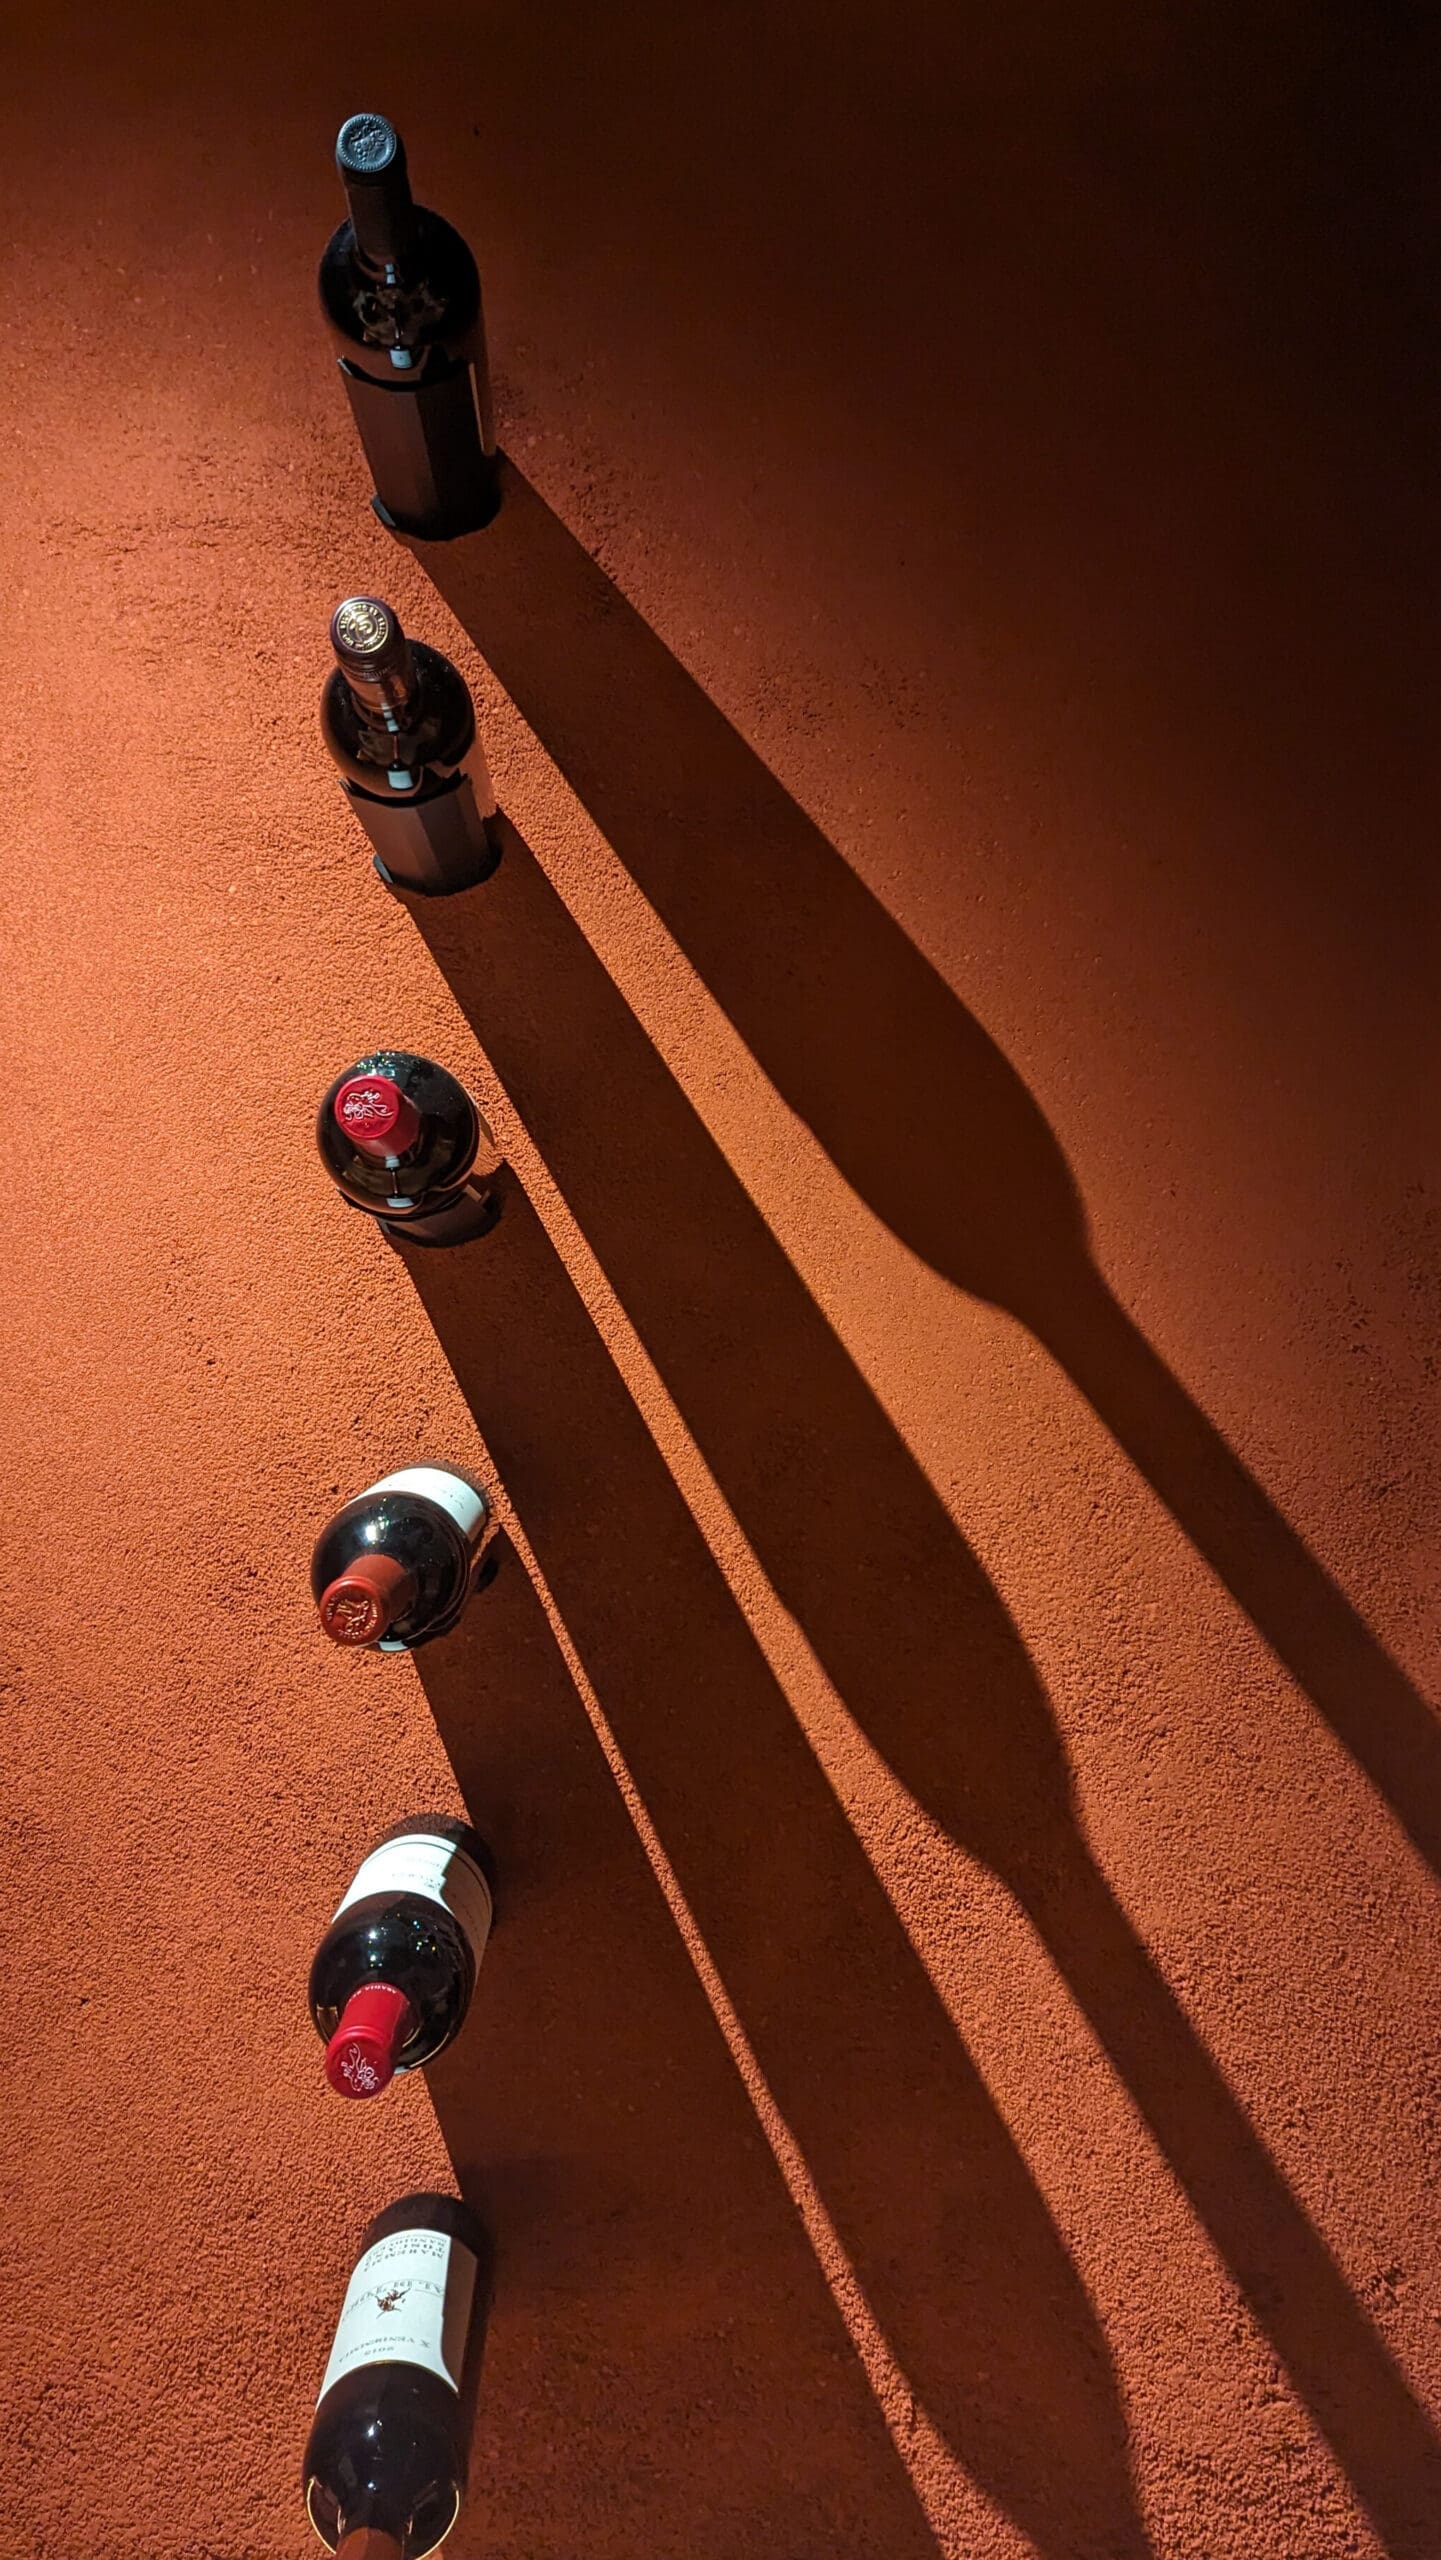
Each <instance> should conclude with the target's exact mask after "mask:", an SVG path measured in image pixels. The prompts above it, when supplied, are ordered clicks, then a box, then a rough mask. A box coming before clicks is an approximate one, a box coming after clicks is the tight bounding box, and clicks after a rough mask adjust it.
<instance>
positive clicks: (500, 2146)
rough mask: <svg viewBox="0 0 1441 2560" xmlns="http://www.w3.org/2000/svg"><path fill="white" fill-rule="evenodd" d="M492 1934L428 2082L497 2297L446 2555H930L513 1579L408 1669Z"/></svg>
mask: <svg viewBox="0 0 1441 2560" xmlns="http://www.w3.org/2000/svg"><path fill="white" fill-rule="evenodd" d="M416 1663H417V1668H418V1670H419V1672H420V1676H421V1679H422V1681H423V1683H424V1686H425V1690H426V1694H427V1696H428V1698H429V1700H430V1704H431V1707H432V1709H433V1711H434V1714H435V1719H436V1723H437V1726H438V1728H439V1731H440V1734H441V1737H442V1740H443V1741H444V1743H445V1746H446V1749H447V1751H448V1753H449V1755H450V1759H451V1763H452V1766H453V1768H454V1770H455V1774H456V1777H457V1780H458V1782H459V1784H460V1787H461V1791H462V1794H463V1795H464V1797H465V1801H466V1803H467V1805H468V1806H469V1808H470V1812H471V1817H472V1819H473V1820H474V1821H475V1823H476V1824H477V1826H478V1827H479V1828H480V1829H481V1831H482V1832H483V1833H485V1834H486V1835H487V1836H488V1837H489V1839H490V1840H491V1843H492V1845H493V1847H494V1849H495V1851H496V1856H497V1860H498V1865H499V1870H500V1898H499V1915H500V1916H499V1924H498V1927H497V1929H496V1933H495V1937H494V1940H493V1942H492V1945H491V1948H490V1951H489V1953H488V1954H487V1957H486V1962H485V1968H484V1973H483V1976H482V1982H481V1987H480V1991H479V1993H478V1995H477V1998H476V2002H475V2008H474V2011H473V2014H472V2017H471V2019H470V2021H469V2023H468V2025H467V2027H466V2031H465V2034H464V2036H462V2037H461V2038H460V2039H458V2041H457V2042H456V2044H455V2045H454V2046H452V2047H451V2049H450V2051H449V2052H448V2053H446V2054H445V2055H444V2056H442V2058H441V2060H440V2061H439V2062H438V2063H437V2064H436V2065H435V2066H434V2067H433V2068H432V2069H431V2070H430V2071H429V2072H428V2073H427V2075H426V2076H427V2080H428V2082H429V2085H430V2091H431V2095H432V2097H433V2099H434V2101H435V2106H436V2111H437V2114H438V2116H439V2119H440V2124H441V2129H442V2131H443V2133H444V2135H445V2138H446V2141H447V2144H448V2146H449V2149H450V2154H451V2158H452V2160H453V2162H454V2164H455V2169H456V2174H457V2177H458V2179H459V2182H460V2185H461V2188H462V2191H463V2192H464V2193H465V2194H466V2195H467V2196H469V2197H470V2198H471V2199H472V2201H473V2202H475V2203H476V2204H477V2205H478V2206H479V2208H480V2209H481V2211H482V2212H483V2213H484V2215H485V2216H486V2218H487V2220H488V2222H489V2223H490V2224H491V2226H492V2228H493V2229H494V2231H495V2233H496V2237H497V2242H498V2246H499V2251H500V2263H499V2282H498V2289H497V2300H496V2309H495V2313H494V2317H493V2320H492V2323H491V2333H490V2338H489V2342H488V2349H487V2355H486V2364H485V2374H484V2386H483V2391H482V2397H481V2408H480V2418H479V2424H478V2429H477V2435H476V2441H475V2446H474V2453H473V2458H472V2488H471V2496H470V2499H469V2501H468V2505H467V2512H466V2521H465V2524H464V2525H463V2526H462V2528H461V2531H460V2535H459V2536H458V2539H457V2560H464V2555H465V2553H466V2552H468V2551H471V2550H474V2551H475V2552H476V2553H477V2554H478V2553H480V2552H484V2553H486V2554H487V2555H488V2560H509V2555H519V2554H522V2553H523V2554H525V2555H526V2560H562V2555H566V2560H568V2555H570V2554H572V2553H575V2552H578V2551H582V2550H586V2549H589V2548H592V2547H594V2545H595V2542H596V2513H597V2510H596V2493H597V2484H598V2483H603V2484H604V2503H605V2510H606V2516H607V2519H608V2544H607V2547H615V2548H624V2549H626V2550H632V2551H643V2552H654V2553H657V2554H662V2553H676V2554H680V2553H682V2552H684V2553H687V2554H693V2555H695V2560H770V2555H772V2554H773V2553H775V2552H777V2551H780V2552H784V2553H786V2554H787V2555H792V2554H794V2555H795V2560H833V2556H834V2554H835V2553H836V2552H838V2551H848V2552H855V2553H857V2554H858V2555H864V2560H926V2555H927V2554H928V2553H931V2552H933V2550H934V2544H933V2542H932V2540H931V2537H930V2534H929V2531H928V2530H927V2528H926V2526H925V2524H924V2521H923V2519H922V2516H921V2513H920V2510H919V2508H918V2507H917V2505H916V2502H915V2499H914V2496H913V2493H912V2491H911V2489H910V2487H909V2485H908V2483H907V2481H906V2477H905V2474H904V2472H903V2470H902V2468H901V2465H900V2463H899V2462H898V2460H897V2458H896V2455H895V2452H894V2450H893V2448H892V2446H891V2444H890V2442H889V2440H888V2438H887V2436H886V2433H885V2430H884V2427H883V2426H882V2424H881V2421H880V2417H879V2413H878V2411H877V2408H876V2405H875V2402H874V2401H873V2399H872V2398H871V2395H870V2392H869V2391H868V2389H867V2387H866V2383H865V2380H864V2377H863V2375H862V2373H861V2370H860V2367H859V2366H858V2364H857V2363H856V2360H855V2358H854V2355H853V2354H852V2351H851V2348H850V2344H849V2341H848V2339H847V2337H846V2334H845V2330H844V2328H843V2326H842V2323H841V2320H840V2318H839V2315H838V2314H837V2312H836V2310H835V2307H834V2305H833V2303H832V2302H831V2300H830V2298H829V2296H828V2294H827V2292H826V2289H825V2286H824V2283H823V2281H822V2279H821V2275H820V2271H819V2269H818V2268H817V2265H816V2262H815V2259H814V2257H813V2255H812V2252H811V2249H810V2246H809V2243H808V2241H807V2239H806V2235H805V2233H804V2230H803V2229H802V2227H801V2225H800V2222H799V2220H798V2218H797V2217H796V2215H795V2213H794V2211H793V2209H792V2207H791V2205H790V2203H789V2200H788V2198H787V2196H786V2194H785V2191H784V2188H783V2186H782V2185H781V2182H780V2179H779V2177H778V2175H777V2173H776V2169H775V2166H774V2163H773V2161H772V2159H771V2156H770V2153H769V2151H768V2150H767V2147H766V2145H765V2142H764V2140H763V2137H762V2135H761V2132H760V2129H759V2127H758V2125H757V2122H756V2119H755V2116H754V2115H753V2113H752V2111H751V2109H750V2107H749V2104H748V2102H747V2100H746V2097H745V2093H744V2091H743V2089H742V2087H741V2083H740V2080H739V2078H738V2076H737V2074H736V2072H735V2070H734V2067H733V2065H732V2063H731V2061H730V2058H729V2056H728V2054H727V2052H726V2050H725V2047H724V2044H723V2042H722V2040H721V2036H720V2034H719V2031H718V2029H717V2028H716V2025H715V2023H714V2021H713V2019H712V2018H711V2016H710V2013H709V2010H708V2008H707V2005H706V2002H705V1998H704V1994H703V1992H702V1990H701V1987H700V1984H699V1982H698V1981H697V1979H696V1976H695V1974H694V1972H693V1971H692V1969H691V1967H690V1965H689V1963H688V1961H687V1959H686V1957H685V1954H684V1952H683V1949H682V1947H681V1943H680V1940H679V1938H678V1936H677V1934H676V1931H675V1929H674V1927H673V1925H672V1922H671V1919H670V1915H669V1913H668V1911H667V1909H666V1906H665V1903H664V1900H663V1899H662V1896H661V1894H660V1891H659V1889H658V1887H657V1885H656V1883H655V1881H654V1879H653V1877H652V1875H651V1873H650V1870H649V1868H648V1866H647V1865H646V1862H645V1858H644V1856H643V1854H642V1851H641V1848H640V1845H639V1842H638V1840H637V1837H636V1834H635V1831H634V1829H633V1827H632V1825H631V1823H630V1820H629V1818H628V1816H627V1814H626V1811H625V1808H624V1805H623V1804H622V1802H621V1799H620V1796H619V1794H618V1793H617V1790H616V1787H615V1785H614V1782H613V1780H612V1778H611V1775H610V1772H609V1770H608V1769H607V1767H606V1765H605V1762H604V1760H603V1758H602V1756H601V1753H600V1750H599V1748H598V1746H597V1744H596V1742H595V1739H594V1736H593V1735H592V1732H591V1729H590V1726H589V1724H588V1723H587V1720H586V1717H585V1714H584V1711H583V1708H582V1706H581V1703H580V1701H579V1699H578V1697H577V1695H576V1692H575V1689H574V1687H573V1685H572V1683H571V1680H570V1676H569V1674H568V1672H567V1670H566V1667H565V1664H564V1662H563V1660H562V1658H561V1655H560V1652H559V1650H558V1648H557V1646H556V1643H555V1639H554V1636H553V1635H552V1633H551V1630H550V1627H549V1625H548V1623H547V1621H546V1618H545V1615H544V1613H543V1611H542V1609H541V1606H540V1603H539V1601H538V1599H537V1598H536V1595H535V1593H534V1591H533V1590H532V1588H531V1585H530V1582H529V1580H528V1579H527V1576H526V1573H525V1570H524V1567H523V1566H522V1564H521V1563H520V1561H519V1559H518V1558H517V1557H516V1556H515V1555H514V1554H513V1553H506V1554H504V1555H503V1561H502V1569H501V1572H500V1574H499V1577H498V1579H497V1581H496V1583H495V1586H494V1588H493V1589H492V1590H491V1591H490V1592H488V1593H487V1595H486V1596H485V1598H484V1600H483V1602H480V1603H478V1604H477V1605H476V1607H475V1608H474V1609H473V1610H472V1611H471V1613H470V1615H469V1616H468V1618H467V1619H466V1620H465V1622H464V1624H463V1625H462V1627H461V1628H460V1629H459V1630H458V1631H457V1633H456V1634H455V1635H454V1636H453V1637H451V1638H449V1639H447V1640H446V1641H445V1642H444V1643H442V1644H439V1645H436V1646H433V1647H432V1648H430V1649H429V1650H428V1651H425V1652H422V1653H421V1654H419V1655H418V1656H417V1657H416Z"/></svg>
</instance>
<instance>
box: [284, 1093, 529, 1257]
mask: <svg viewBox="0 0 1441 2560" xmlns="http://www.w3.org/2000/svg"><path fill="white" fill-rule="evenodd" d="M315 1135H316V1143H317V1144H318V1146H319V1148H320V1155H321V1161H322V1163H323V1164H324V1166H325V1169H326V1171H327V1173H328V1174H329V1175H330V1177H331V1179H332V1181H333V1182H334V1183H335V1184H336V1186H337V1188H338V1190H339V1191H340V1193H341V1196H342V1198H343V1199H345V1200H346V1201H348V1203H349V1205H350V1207H351V1208H352V1209H364V1210H366V1211H367V1212H368V1213H369V1215H370V1216H371V1217H372V1218H378V1219H379V1221H380V1223H381V1226H382V1228H383V1229H384V1230H385V1232H386V1234H387V1235H391V1236H404V1237H406V1238H408V1239H410V1240H412V1241H414V1242H415V1243H417V1244H464V1243H466V1242H468V1240H469V1239H470V1238H471V1237H472V1236H477V1235H484V1234H485V1233H486V1232H487V1230H488V1229H489V1228H490V1227H491V1226H493V1224H494V1222H495V1219H496V1217H497V1215H498V1214H499V1203H498V1201H497V1199H496V1196H495V1194H494V1193H493V1192H492V1191H491V1190H490V1189H489V1188H488V1187H487V1184H486V1182H485V1181H484V1180H483V1179H481V1178H480V1177H479V1176H478V1175H477V1174H476V1171H475V1164H476V1158H477V1157H478V1156H479V1154H480V1152H481V1150H482V1148H484V1149H485V1150H486V1152H487V1154H488V1155H489V1157H490V1159H491V1165H492V1168H493V1167H494V1166H495V1165H497V1164H498V1163H499V1156H498V1152H497V1149H496V1145H495V1140H494V1139H493V1138H492V1136H491V1134H490V1131H489V1129H488V1128H487V1127H486V1124H485V1122H484V1120H483V1119H482V1118H481V1115H480V1113H479V1111H478V1110H477V1109H476V1106H475V1104H474V1103H473V1102H472V1101H471V1098H470V1096H469V1094H468V1093H467V1092H466V1090H465V1087H464V1086H463V1085H460V1084H457V1082H456V1080H455V1078H454V1076H452V1075H447V1074H446V1071H445V1069H444V1067H438V1066H436V1065H435V1064H434V1063H433V1061H432V1060H431V1059H429V1058H417V1057H414V1056H412V1054H411V1053H410V1051H409V1050H407V1049H375V1050H372V1051H371V1053H370V1055H369V1056H368V1057H365V1058H360V1059H358V1060H357V1062H356V1064H355V1065H354V1066H353V1067H347V1068H346V1070H345V1073H344V1075H341V1076H337V1077H336V1079H335V1082H334V1084H333V1085H332V1086H331V1087H330V1090H329V1092H328V1093H327V1094H326V1096H325V1099H324V1101H323V1102H322V1103H321V1106H320V1110H319V1112H318V1114H317V1116H316V1123H315Z"/></svg>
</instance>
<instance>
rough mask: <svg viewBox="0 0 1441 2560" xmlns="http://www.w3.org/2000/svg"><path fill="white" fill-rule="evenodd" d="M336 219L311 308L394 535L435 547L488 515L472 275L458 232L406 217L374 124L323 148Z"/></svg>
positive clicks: (420, 215)
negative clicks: (341, 214)
mask: <svg viewBox="0 0 1441 2560" xmlns="http://www.w3.org/2000/svg"><path fill="white" fill-rule="evenodd" d="M335 165H336V168H337V169H338V170H339V172H340V180H341V184H342V185H343V187H344V189H345V200H346V205H347V208H348V219H347V220H346V221H344V222H342V224H341V225H340V228H339V230H338V231H336V232H335V233H334V234H333V235H332V237H331V239H330V241H329V243H328V244H327V247H326V250H325V254H324V256H323V258H322V259H321V262H320V307H321V310H322V312H323V314H324V316H325V321H326V325H327V327H328V328H329V330H330V334H331V339H332V341H333V343H334V346H335V349H336V353H337V357H338V360H339V364H340V372H341V379H342V380H343V382H344V384H345V388H346V391H347V393H348V395H349V399H350V406H351V411H352V413H353V415H354V418H355V423H356V426H357V427H358V429H359V431H360V441H361V444H362V446H363V447H364V449H365V458H366V460H367V462H368V463H369V465H370V470H371V475H372V477H373V479H374V482H375V495H374V498H373V499H372V502H371V503H372V505H373V506H374V508H375V512H376V514H377V515H378V516H379V518H380V520H381V523H382V524H384V525H386V526H387V527H388V528H389V529H390V530H391V531H392V532H395V533H405V534H410V535H412V536H414V537H415V539H417V540H418V541H423V542H437V541H444V540H446V539H448V538H449V537H450V536H452V535H454V534H461V533H474V532H475V531H477V530H478V528H479V527H480V526H481V525H484V524H488V523H489V522H490V520H491V517H492V516H493V515H494V514H495V511H496V506H497V503H498V497H497V491H498V482H497V471H496V451H495V429H494V426H493V423H492V419H491V406H490V378H489V372H488V368H487V364H486V354H485V324H484V318H483V315H482V310H481V297H480V277H479V275H478V273H477V271H476V264H475V260H474V258H473V257H472V256H471V253H470V251H469V249H468V248H467V247H466V245H465V242H464V241H463V240H462V238H461V236H460V234H459V232H458V231H454V230H452V228H451V226H450V224H449V223H448V222H442V220H441V218H440V216H439V214H436V213H430V212H428V211H427V209H426V207H425V206H424V205H418V204H417V203H416V202H415V199H414V197H413V196H412V195H411V192H410V179H409V177H408V175H407V172H406V165H405V146H404V144H403V143H402V141H401V139H400V136H399V134H398V133H397V132H396V130H395V127H394V125H393V124H389V123H387V121H386V119H385V117H384V116H377V115H358V116H348V117H347V118H346V121H345V123H344V124H343V125H342V126H341V128H340V135H339V139H338V140H337V142H336V146H335Z"/></svg>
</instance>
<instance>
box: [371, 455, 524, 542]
mask: <svg viewBox="0 0 1441 2560" xmlns="http://www.w3.org/2000/svg"><path fill="white" fill-rule="evenodd" d="M370 504H371V508H372V510H373V512H374V514H375V516H376V518H377V520H378V522H379V523H381V524H383V525H384V527H385V530H386V532H387V533H393V534H394V535H395V537H396V539H397V541H399V542H463V541H464V540H465V537H466V535H467V534H468V533H484V531H485V528H486V526H487V525H490V524H494V522H495V519H496V517H497V516H498V515H499V513H500V475H499V473H498V472H497V471H496V470H495V468H494V466H493V465H492V468H491V475H490V489H489V492H488V494H487V495H486V496H484V497H482V499H481V500H480V502H479V505H478V506H477V507H475V508H474V509H471V508H467V509H466V513H465V516H464V518H463V520H460V521H457V522H453V523H452V522H449V521H446V520H442V521H441V522H439V523H436V524H428V525H424V526H421V525H414V524H402V523H401V521H400V519H399V517H398V516H393V515H392V514H391V512H390V509H389V507H388V506H387V505H386V503H385V500H384V499H383V498H382V497H379V496H378V495H376V494H375V493H372V495H371V500H370Z"/></svg>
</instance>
